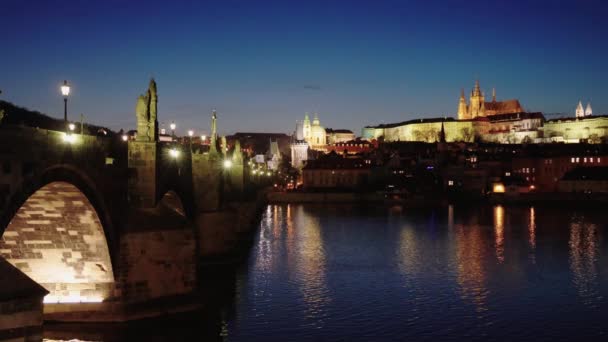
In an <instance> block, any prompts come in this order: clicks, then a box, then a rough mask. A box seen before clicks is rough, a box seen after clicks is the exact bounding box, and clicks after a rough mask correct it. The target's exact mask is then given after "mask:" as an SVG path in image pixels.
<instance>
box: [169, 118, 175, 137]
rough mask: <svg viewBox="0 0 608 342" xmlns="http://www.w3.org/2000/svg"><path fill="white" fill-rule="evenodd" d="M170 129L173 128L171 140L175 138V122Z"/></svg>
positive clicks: (172, 122)
mask: <svg viewBox="0 0 608 342" xmlns="http://www.w3.org/2000/svg"><path fill="white" fill-rule="evenodd" d="M169 127H171V138H173V139H174V138H175V121H171V125H169Z"/></svg>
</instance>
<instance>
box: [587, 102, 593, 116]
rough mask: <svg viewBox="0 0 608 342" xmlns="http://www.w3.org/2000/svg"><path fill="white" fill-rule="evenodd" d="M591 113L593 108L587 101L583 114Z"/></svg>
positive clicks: (589, 114)
mask: <svg viewBox="0 0 608 342" xmlns="http://www.w3.org/2000/svg"><path fill="white" fill-rule="evenodd" d="M591 115H593V110H592V109H591V102H587V108H585V116H591Z"/></svg>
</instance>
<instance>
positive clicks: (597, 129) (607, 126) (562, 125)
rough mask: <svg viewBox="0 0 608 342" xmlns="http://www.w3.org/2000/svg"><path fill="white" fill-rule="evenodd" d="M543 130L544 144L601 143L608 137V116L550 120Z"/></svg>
mask: <svg viewBox="0 0 608 342" xmlns="http://www.w3.org/2000/svg"><path fill="white" fill-rule="evenodd" d="M542 130H543V138H544V142H566V143H579V142H581V141H586V142H589V143H600V142H602V141H603V140H606V138H607V137H608V115H602V116H583V117H575V118H573V117H570V118H561V119H554V120H548V121H547V122H545V124H544V126H543V128H542Z"/></svg>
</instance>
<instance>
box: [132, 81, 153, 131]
mask: <svg viewBox="0 0 608 342" xmlns="http://www.w3.org/2000/svg"><path fill="white" fill-rule="evenodd" d="M157 105H158V95H157V93H156V82H155V81H154V79H151V80H150V85H149V86H148V91H147V92H146V94H145V95H139V97H138V98H137V105H136V106H135V116H136V118H137V140H138V141H149V142H153V141H157V140H158V119H157V112H156V111H157Z"/></svg>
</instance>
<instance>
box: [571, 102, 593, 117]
mask: <svg viewBox="0 0 608 342" xmlns="http://www.w3.org/2000/svg"><path fill="white" fill-rule="evenodd" d="M575 114H576V117H577V118H584V117H585V116H591V115H593V110H592V109H591V103H587V108H585V109H584V110H583V103H582V102H581V101H578V105H577V106H576V111H575Z"/></svg>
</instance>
